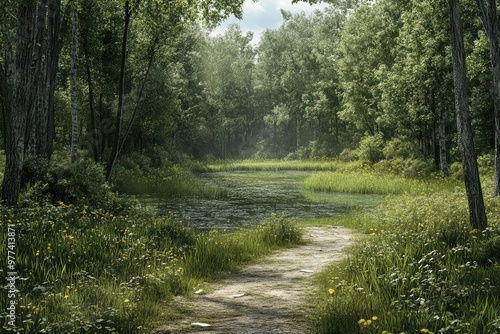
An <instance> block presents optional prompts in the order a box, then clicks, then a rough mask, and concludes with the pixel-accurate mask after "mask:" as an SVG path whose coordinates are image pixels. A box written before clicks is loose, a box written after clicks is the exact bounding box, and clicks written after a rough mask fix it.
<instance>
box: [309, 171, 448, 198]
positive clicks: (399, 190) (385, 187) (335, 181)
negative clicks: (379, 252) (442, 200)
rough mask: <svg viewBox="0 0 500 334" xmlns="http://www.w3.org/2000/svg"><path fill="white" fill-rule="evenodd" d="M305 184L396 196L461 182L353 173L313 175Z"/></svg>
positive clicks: (316, 189)
mask: <svg viewBox="0 0 500 334" xmlns="http://www.w3.org/2000/svg"><path fill="white" fill-rule="evenodd" d="M303 185H304V188H305V189H308V190H313V191H323V192H344V193H359V194H380V195H390V194H394V195H396V194H404V193H417V194H419V193H432V192H436V191H440V190H443V189H447V188H449V187H450V185H458V183H457V181H455V180H444V179H442V178H435V179H432V178H428V179H425V180H417V179H408V178H405V177H402V176H397V175H390V174H385V175H384V174H377V173H373V172H372V173H366V172H361V171H358V172H353V171H351V172H319V173H314V174H312V175H311V176H309V177H308V178H307V179H305V180H304V184H303Z"/></svg>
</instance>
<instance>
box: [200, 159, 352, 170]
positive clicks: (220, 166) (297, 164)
mask: <svg viewBox="0 0 500 334" xmlns="http://www.w3.org/2000/svg"><path fill="white" fill-rule="evenodd" d="M360 167H361V164H360V163H358V162H341V161H336V160H326V161H323V160H227V161H219V162H216V163H209V164H206V165H197V166H193V170H194V171H195V172H231V171H281V170H298V171H318V170H320V171H336V170H347V169H356V168H360Z"/></svg>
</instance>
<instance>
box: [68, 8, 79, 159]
mask: <svg viewBox="0 0 500 334" xmlns="http://www.w3.org/2000/svg"><path fill="white" fill-rule="evenodd" d="M72 7H73V8H72V9H71V24H72V30H71V37H72V38H71V70H70V77H71V78H70V79H71V88H70V90H71V146H70V154H69V157H70V161H71V162H75V161H76V158H77V152H78V98H77V90H78V87H77V75H76V67H77V64H78V10H77V3H76V1H73V2H72Z"/></svg>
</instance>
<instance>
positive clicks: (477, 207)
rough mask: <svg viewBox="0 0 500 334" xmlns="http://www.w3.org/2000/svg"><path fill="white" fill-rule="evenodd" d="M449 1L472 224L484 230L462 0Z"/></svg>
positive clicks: (459, 116)
mask: <svg viewBox="0 0 500 334" xmlns="http://www.w3.org/2000/svg"><path fill="white" fill-rule="evenodd" d="M448 1H449V7H450V40H451V54H452V62H453V81H454V86H455V111H456V119H457V130H458V141H459V145H460V150H461V153H462V166H463V171H464V181H465V190H466V192H467V200H468V203H469V215H470V224H471V225H472V227H473V228H476V229H480V230H484V229H485V228H486V227H487V219H486V211H485V207H484V200H483V191H482V189H481V182H480V179H479V170H478V166H477V159H476V151H475V148H474V141H473V137H472V126H471V120H470V112H469V94H468V91H467V66H466V62H465V48H464V40H463V33H462V20H461V17H460V14H461V8H460V1H459V0H448Z"/></svg>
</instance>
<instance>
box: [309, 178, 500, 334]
mask: <svg viewBox="0 0 500 334" xmlns="http://www.w3.org/2000/svg"><path fill="white" fill-rule="evenodd" d="M489 187H490V185H487V186H486V187H485V188H486V191H485V193H486V192H488V189H489ZM486 205H487V210H488V218H489V224H490V227H489V228H488V229H487V230H486V231H477V230H473V229H471V228H470V226H469V224H468V222H467V217H468V213H467V202H466V198H465V195H464V193H463V191H462V190H460V189H458V188H455V189H450V190H448V191H442V192H436V193H433V194H425V195H415V194H406V195H400V196H392V197H389V198H388V199H387V201H386V202H385V203H384V204H383V205H381V206H379V207H378V208H377V209H376V210H371V211H365V212H357V213H352V214H351V215H348V216H345V217H339V218H334V220H333V221H331V223H332V224H335V225H344V226H348V227H351V228H356V229H357V230H359V231H362V232H364V233H365V234H366V236H365V237H362V238H361V239H360V240H359V242H358V243H357V244H356V246H354V248H353V249H352V251H351V252H350V256H349V258H348V259H347V260H345V261H344V262H343V263H342V264H341V265H335V266H332V267H331V268H329V269H328V270H326V271H324V272H323V273H321V274H320V275H319V276H318V277H317V284H318V286H319V287H320V293H319V295H318V299H317V300H315V303H317V304H318V305H319V306H318V308H317V312H316V329H315V332H316V333H329V334H330V333H384V334H388V333H394V334H395V333H398V334H399V333H468V334H479V333H498V332H500V317H499V314H500V313H499V310H500V293H499V292H500V291H499V287H500V255H499V254H500V230H499V228H500V201H499V199H498V198H493V197H489V196H486Z"/></svg>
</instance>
